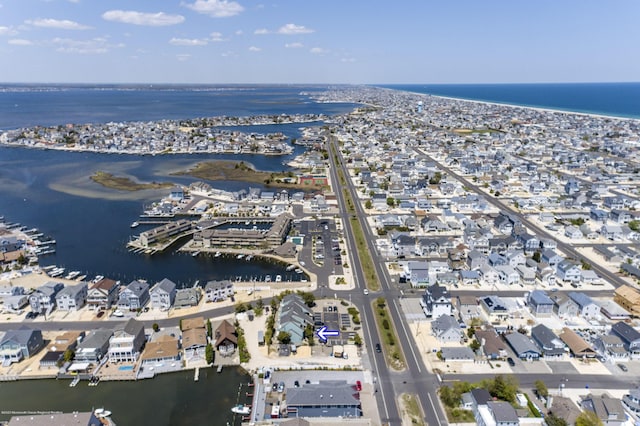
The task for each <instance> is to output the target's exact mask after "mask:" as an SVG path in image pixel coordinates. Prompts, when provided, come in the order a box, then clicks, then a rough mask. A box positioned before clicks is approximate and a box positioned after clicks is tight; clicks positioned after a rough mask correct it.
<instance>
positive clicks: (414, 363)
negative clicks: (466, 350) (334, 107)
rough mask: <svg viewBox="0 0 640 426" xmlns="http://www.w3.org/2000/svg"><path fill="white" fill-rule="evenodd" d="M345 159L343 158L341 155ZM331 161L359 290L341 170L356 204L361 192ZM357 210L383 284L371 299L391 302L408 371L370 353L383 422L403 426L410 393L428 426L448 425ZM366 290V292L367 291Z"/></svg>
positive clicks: (368, 310) (370, 324) (366, 304)
mask: <svg viewBox="0 0 640 426" xmlns="http://www.w3.org/2000/svg"><path fill="white" fill-rule="evenodd" d="M329 143H330V144H331V145H332V146H333V149H334V151H335V152H338V153H339V147H338V146H337V143H336V142H335V141H334V140H331V141H330V142H329ZM340 156H341V155H340ZM329 158H330V160H331V173H332V179H333V182H334V188H336V191H335V193H336V196H337V198H338V202H339V205H340V206H341V207H342V208H341V209H340V211H341V215H342V219H343V221H344V224H345V231H346V232H347V235H348V239H347V241H348V242H349V251H350V254H351V256H352V259H351V261H352V263H353V271H354V273H355V275H356V278H357V280H356V282H357V283H358V286H359V287H362V288H363V286H364V285H365V283H366V281H365V279H364V277H363V273H362V266H361V264H360V260H359V259H358V250H357V247H356V243H355V239H354V237H353V231H352V229H351V226H350V215H349V213H348V210H347V209H346V203H345V200H344V199H343V194H342V188H341V187H340V181H339V179H338V176H337V170H338V168H340V169H341V170H342V171H343V173H344V175H345V177H347V179H346V181H347V189H348V191H349V192H350V195H351V198H352V200H354V201H355V200H357V199H358V197H357V192H356V188H355V185H354V184H353V181H352V180H351V179H348V171H347V168H346V166H345V164H344V161H341V162H340V164H336V163H335V161H334V160H335V159H334V157H333V152H331V150H330V155H329ZM354 208H355V210H356V214H355V216H356V217H357V218H358V220H359V221H360V225H361V227H362V230H363V232H364V234H365V240H366V241H367V245H368V249H369V253H370V255H371V256H372V257H373V262H374V265H375V268H376V273H377V276H378V279H379V280H380V285H381V290H380V291H377V292H375V293H374V292H372V293H371V294H370V295H369V296H368V297H370V298H377V297H383V298H385V299H386V300H387V307H388V309H389V313H390V315H391V319H392V320H393V323H394V324H395V326H396V331H397V333H398V344H399V345H400V347H401V349H402V352H403V353H404V356H405V362H406V370H405V371H403V372H394V371H391V370H390V369H389V368H388V367H387V365H386V358H385V356H384V354H382V353H376V352H374V351H373V350H371V351H370V353H371V358H372V368H373V369H374V376H375V377H377V380H378V383H377V384H378V389H379V390H380V392H379V393H378V407H379V410H380V416H381V419H382V421H383V422H384V421H388V422H389V423H391V424H394V425H395V424H400V423H401V419H400V417H399V416H398V408H397V404H396V401H395V396H397V395H399V394H400V393H403V392H408V393H411V394H414V395H416V396H417V397H418V398H419V400H420V403H421V406H422V411H423V413H424V414H425V420H426V422H427V424H429V425H432V426H436V425H437V426H441V425H446V424H447V420H446V415H445V414H444V412H443V410H442V408H441V406H440V404H439V402H438V393H437V390H438V387H439V383H438V380H437V376H436V375H434V374H432V373H430V372H429V371H428V370H427V368H426V366H425V365H424V363H423V361H422V358H421V357H420V356H419V354H417V353H416V348H415V345H414V344H413V338H412V337H411V335H410V333H409V331H408V326H407V321H406V320H405V317H404V315H402V313H401V311H400V306H399V304H398V303H397V299H398V297H399V295H400V292H399V290H398V289H397V288H394V287H393V286H392V280H391V278H390V276H389V274H388V271H387V269H386V265H385V262H384V259H383V258H381V257H380V256H379V255H378V251H377V249H376V247H375V241H376V239H377V236H376V235H373V234H372V232H371V229H370V227H369V226H368V224H367V223H366V217H367V215H366V213H365V212H364V210H363V208H362V205H361V203H359V202H354ZM363 290H364V288H363ZM362 297H364V296H362V295H361V294H359V295H358V296H357V299H356V301H355V302H356V303H357V304H358V305H360V299H361V298H362ZM371 301H372V300H365V301H363V303H362V305H360V306H361V308H360V311H361V315H362V317H363V319H364V322H365V323H366V324H367V327H366V328H365V331H366V333H365V343H366V344H367V347H368V348H370V349H372V348H373V347H374V346H375V343H377V342H378V341H379V340H378V332H377V329H376V327H375V324H376V323H375V316H374V312H373V308H372V306H371V303H370V302H371Z"/></svg>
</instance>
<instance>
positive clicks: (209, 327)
mask: <svg viewBox="0 0 640 426" xmlns="http://www.w3.org/2000/svg"><path fill="white" fill-rule="evenodd" d="M207 337H208V338H209V339H211V338H212V337H213V328H212V326H211V320H210V319H209V318H207Z"/></svg>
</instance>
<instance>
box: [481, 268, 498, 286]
mask: <svg viewBox="0 0 640 426" xmlns="http://www.w3.org/2000/svg"><path fill="white" fill-rule="evenodd" d="M478 271H479V272H480V280H481V282H482V283H483V284H484V285H488V286H492V285H496V284H498V282H500V277H499V276H498V271H496V270H495V269H494V268H493V267H491V266H489V265H483V266H481V267H480V269H478Z"/></svg>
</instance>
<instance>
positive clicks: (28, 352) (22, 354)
mask: <svg viewBox="0 0 640 426" xmlns="http://www.w3.org/2000/svg"><path fill="white" fill-rule="evenodd" d="M43 347H44V340H43V339H42V331H40V330H29V329H21V330H9V331H7V332H6V333H5V335H4V336H3V337H2V340H0V361H2V363H1V365H2V366H3V367H8V366H9V365H11V364H13V363H14V362H20V361H22V360H23V359H27V358H30V357H32V356H33V355H35V354H36V353H37V352H38V351H40V349H42V348H43Z"/></svg>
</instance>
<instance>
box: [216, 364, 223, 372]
mask: <svg viewBox="0 0 640 426" xmlns="http://www.w3.org/2000/svg"><path fill="white" fill-rule="evenodd" d="M217 371H218V373H222V364H220V365H219V366H218V370H217Z"/></svg>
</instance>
